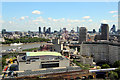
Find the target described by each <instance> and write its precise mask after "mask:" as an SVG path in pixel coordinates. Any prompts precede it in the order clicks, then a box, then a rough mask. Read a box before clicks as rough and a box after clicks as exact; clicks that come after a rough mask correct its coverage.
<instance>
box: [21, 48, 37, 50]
mask: <svg viewBox="0 0 120 80" xmlns="http://www.w3.org/2000/svg"><path fill="white" fill-rule="evenodd" d="M38 49H39V48H30V49H24V50H22V51H33V50H38Z"/></svg>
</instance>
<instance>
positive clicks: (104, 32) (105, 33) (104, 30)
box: [101, 24, 109, 40]
mask: <svg viewBox="0 0 120 80" xmlns="http://www.w3.org/2000/svg"><path fill="white" fill-rule="evenodd" d="M101 40H109V26H108V24H101Z"/></svg>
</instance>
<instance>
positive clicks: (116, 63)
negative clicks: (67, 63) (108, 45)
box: [113, 60, 120, 68]
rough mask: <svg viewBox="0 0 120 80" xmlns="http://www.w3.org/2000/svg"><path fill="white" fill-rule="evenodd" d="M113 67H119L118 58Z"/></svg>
mask: <svg viewBox="0 0 120 80" xmlns="http://www.w3.org/2000/svg"><path fill="white" fill-rule="evenodd" d="M113 67H115V68H116V67H120V60H119V61H115V62H114V64H113Z"/></svg>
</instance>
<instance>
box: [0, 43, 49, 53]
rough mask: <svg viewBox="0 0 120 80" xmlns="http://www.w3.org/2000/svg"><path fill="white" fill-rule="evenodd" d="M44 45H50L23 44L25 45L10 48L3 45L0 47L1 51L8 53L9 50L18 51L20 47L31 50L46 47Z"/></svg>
mask: <svg viewBox="0 0 120 80" xmlns="http://www.w3.org/2000/svg"><path fill="white" fill-rule="evenodd" d="M44 44H48V43H28V44H23V45H19V46H8V45H3V46H0V50H1V51H4V50H6V51H8V50H9V49H16V50H17V49H18V47H21V48H22V49H21V50H23V49H30V48H36V47H40V45H44Z"/></svg>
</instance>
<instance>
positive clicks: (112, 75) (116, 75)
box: [109, 71, 118, 80]
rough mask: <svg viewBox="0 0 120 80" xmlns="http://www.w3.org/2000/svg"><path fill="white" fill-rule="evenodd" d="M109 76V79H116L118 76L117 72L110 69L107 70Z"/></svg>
mask: <svg viewBox="0 0 120 80" xmlns="http://www.w3.org/2000/svg"><path fill="white" fill-rule="evenodd" d="M109 78H110V79H111V80H116V79H117V78H118V74H117V73H116V72H114V71H110V72H109Z"/></svg>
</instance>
